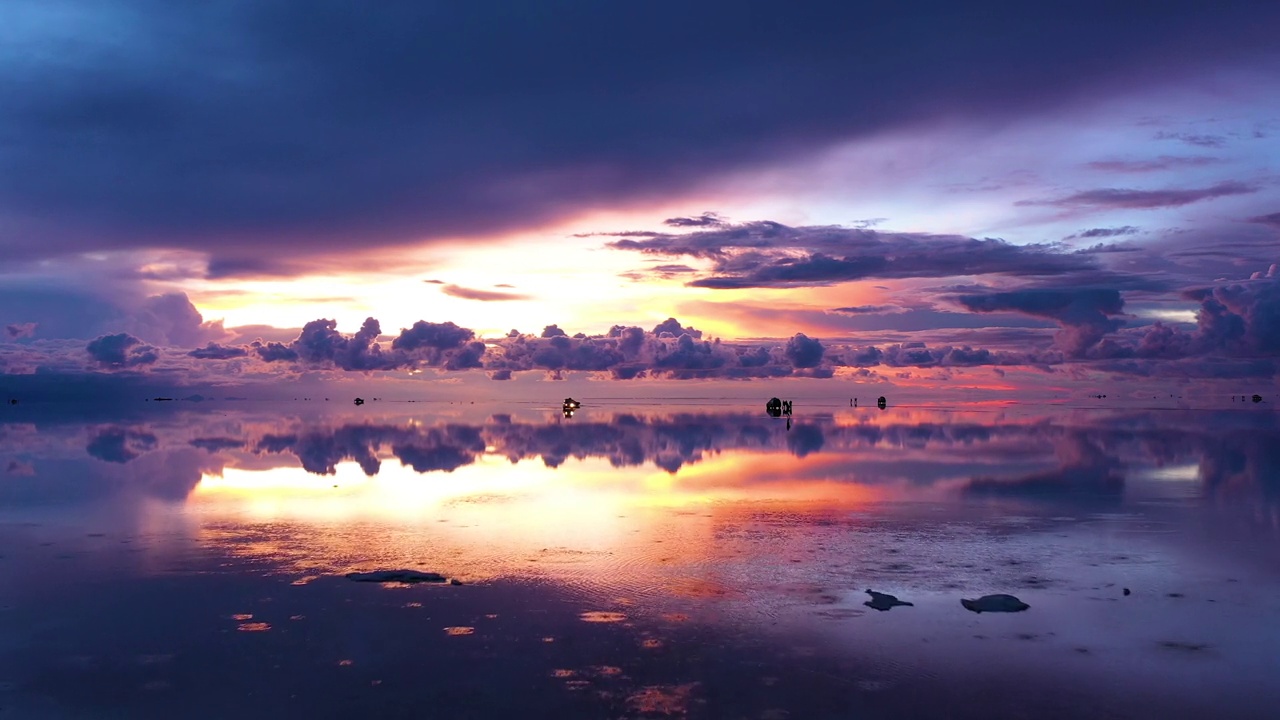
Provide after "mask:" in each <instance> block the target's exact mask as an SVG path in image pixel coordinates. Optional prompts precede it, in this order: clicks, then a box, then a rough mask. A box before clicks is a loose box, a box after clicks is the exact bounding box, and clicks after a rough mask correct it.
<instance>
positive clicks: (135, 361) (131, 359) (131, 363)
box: [85, 333, 160, 369]
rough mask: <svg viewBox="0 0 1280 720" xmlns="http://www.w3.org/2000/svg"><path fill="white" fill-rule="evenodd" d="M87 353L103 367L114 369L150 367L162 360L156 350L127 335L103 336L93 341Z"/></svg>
mask: <svg viewBox="0 0 1280 720" xmlns="http://www.w3.org/2000/svg"><path fill="white" fill-rule="evenodd" d="M85 351H86V352H88V353H89V357H91V358H93V359H94V360H96V361H97V362H98V363H100V364H101V365H102V366H103V367H106V368H112V369H119V368H130V367H138V366H141V365H150V364H152V363H154V362H155V361H156V360H158V359H159V358H160V353H159V351H158V350H156V348H154V347H151V346H150V345H147V344H145V343H143V342H142V341H141V340H139V339H138V338H136V337H134V336H132V335H129V334H127V333H117V334H115V335H103V336H102V337H99V338H96V339H94V340H91V341H89V344H88V345H86V346H85Z"/></svg>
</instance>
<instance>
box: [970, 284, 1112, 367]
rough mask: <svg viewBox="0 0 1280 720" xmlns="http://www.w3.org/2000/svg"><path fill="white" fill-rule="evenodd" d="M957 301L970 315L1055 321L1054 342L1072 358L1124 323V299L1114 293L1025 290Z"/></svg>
mask: <svg viewBox="0 0 1280 720" xmlns="http://www.w3.org/2000/svg"><path fill="white" fill-rule="evenodd" d="M955 299H956V301H958V302H959V303H960V304H961V305H963V306H964V307H965V308H967V309H968V310H970V311H972V312H981V313H988V312H1016V313H1021V314H1023V315H1031V316H1033V317H1043V318H1049V319H1051V320H1055V321H1057V322H1058V324H1059V325H1060V326H1061V327H1062V329H1061V330H1060V331H1059V332H1058V334H1057V336H1056V338H1055V339H1056V342H1057V344H1058V346H1059V347H1060V348H1062V350H1063V351H1064V352H1066V353H1067V354H1068V355H1069V356H1071V357H1074V358H1080V357H1084V356H1085V353H1086V352H1088V350H1089V349H1090V348H1092V347H1093V346H1095V345H1097V344H1098V342H1099V341H1101V340H1102V338H1103V337H1104V336H1105V335H1106V334H1107V333H1110V332H1114V331H1115V330H1117V329H1118V328H1119V327H1120V326H1121V325H1123V324H1124V321H1122V320H1119V319H1116V318H1115V317H1113V316H1115V315H1119V314H1121V313H1122V312H1124V300H1123V299H1122V298H1121V297H1120V292H1119V291H1117V290H1104V289H1089V288H1085V289H1079V290H1062V289H1028V290H1014V291H1009V292H997V293H988V294H982V295H960V296H957V297H956V298H955Z"/></svg>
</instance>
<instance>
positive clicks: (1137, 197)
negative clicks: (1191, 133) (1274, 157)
mask: <svg viewBox="0 0 1280 720" xmlns="http://www.w3.org/2000/svg"><path fill="white" fill-rule="evenodd" d="M1257 191H1258V188H1257V187H1256V186H1253V185H1246V184H1245V183H1242V182H1235V181H1230V180H1229V181H1225V182H1220V183H1217V184H1214V185H1210V186H1208V187H1203V188H1185V189H1177V188H1169V189H1164V190H1134V189H1128V188H1099V189H1097V190H1082V191H1080V192H1078V193H1072V194H1071V195H1065V196H1063V197H1060V198H1054V199H1051V200H1019V201H1018V202H1017V203H1014V204H1015V205H1045V206H1049V207H1060V208H1074V209H1091V208H1092V209H1099V208H1124V209H1130V210H1149V209H1152V208H1169V207H1182V206H1183V205H1190V204H1191V203H1194V202H1200V201H1202V200H1212V199H1214V198H1220V197H1229V196H1231V195H1248V194H1250V193H1255V192H1257Z"/></svg>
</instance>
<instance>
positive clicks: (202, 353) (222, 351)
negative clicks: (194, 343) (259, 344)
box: [187, 343, 249, 360]
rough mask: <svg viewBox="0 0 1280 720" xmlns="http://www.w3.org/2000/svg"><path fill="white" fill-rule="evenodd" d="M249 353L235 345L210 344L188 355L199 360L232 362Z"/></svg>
mask: <svg viewBox="0 0 1280 720" xmlns="http://www.w3.org/2000/svg"><path fill="white" fill-rule="evenodd" d="M248 354H249V351H248V350H246V349H245V348H242V347H236V346H234V345H220V344H218V343H209V344H208V345H205V346H204V347H202V348H196V349H195V350H192V351H191V352H189V353H187V355H189V356H191V357H193V358H195V359H197V360H231V359H233V358H241V357H245V356H247V355H248Z"/></svg>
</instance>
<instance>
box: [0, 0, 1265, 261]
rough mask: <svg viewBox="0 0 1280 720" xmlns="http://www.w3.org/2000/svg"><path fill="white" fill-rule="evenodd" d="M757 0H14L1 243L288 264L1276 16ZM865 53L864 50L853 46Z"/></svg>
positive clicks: (1216, 35) (991, 106)
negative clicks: (520, 2)
mask: <svg viewBox="0 0 1280 720" xmlns="http://www.w3.org/2000/svg"><path fill="white" fill-rule="evenodd" d="M24 7H25V6H24ZM774 9H775V8H774V5H772V4H770V3H766V2H764V0H745V2H734V3H729V2H727V0H713V1H711V2H706V3H699V4H697V5H696V6H691V7H687V8H683V9H682V10H681V13H680V21H679V22H672V16H671V14H670V13H669V12H666V11H664V10H663V9H662V8H661V7H659V6H653V7H650V6H644V7H640V8H635V7H625V8H624V7H622V6H616V7H615V6H612V5H609V6H601V5H600V4H599V3H593V2H588V1H587V0H570V1H569V2H567V3H565V4H564V5H563V6H559V7H558V10H557V11H556V12H554V13H546V14H538V13H523V12H520V13H513V12H505V11H504V12H497V11H495V10H494V9H493V8H492V7H490V6H488V5H485V4H473V3H459V4H450V5H447V6H443V7H439V6H436V5H433V4H428V5H424V4H422V3H420V2H412V1H411V0H388V2H387V3H384V4H380V10H379V12H378V13H376V14H368V13H363V12H360V11H358V10H356V9H354V8H352V7H349V6H346V5H343V4H322V5H318V6H317V5H315V4H313V3H272V4H267V5H260V4H258V3H236V4H231V5H227V6H221V5H219V6H218V7H214V6H205V5H194V6H193V5H191V4H188V3H171V4H159V5H157V4H156V3H153V2H149V1H148V0H121V1H120V2H116V3H111V4H110V6H109V7H106V6H102V5H101V4H99V3H93V2H90V0H69V2H67V3H61V4H58V5H57V7H56V8H55V7H53V6H48V7H46V6H45V5H43V4H40V3H34V4H31V5H30V9H29V10H27V12H30V13H31V19H30V22H27V23H24V24H23V25H22V27H24V28H26V29H25V30H23V31H21V32H16V34H15V35H14V37H12V38H10V39H9V40H10V45H11V47H12V48H13V52H14V53H17V54H18V55H19V56H21V57H23V58H25V59H26V60H25V61H24V62H22V63H18V64H14V65H12V67H9V68H8V69H7V75H6V82H5V84H4V87H3V89H2V92H3V103H2V104H0V107H3V110H2V111H0V127H2V128H3V132H4V137H5V138H6V142H5V144H4V147H3V150H0V168H3V172H0V215H3V216H5V217H6V219H9V218H12V224H13V225H15V226H16V227H17V229H18V231H16V232H6V233H5V238H6V239H4V240H0V254H7V255H10V256H18V255H21V256H23V257H26V258H43V257H50V256H53V255H61V254H66V253H80V252H89V251H102V250H113V249H115V250H118V249H122V248H136V247H167V248H177V249H187V250H192V251H195V252H200V253H207V254H208V255H209V256H210V263H209V268H210V273H211V275H212V276H215V277H216V276H224V277H225V276H229V275H233V274H249V273H289V272H297V271H298V268H299V267H300V263H304V262H305V261H306V260H308V259H314V258H317V257H327V256H334V255H343V254H346V255H349V254H350V251H351V249H352V244H351V238H353V237H357V238H359V239H360V244H361V246H362V247H365V248H370V249H377V248H387V247H392V246H398V245H405V244H417V243H420V242H422V241H423V240H424V239H425V240H446V239H453V238H458V237H483V236H490V235H493V234H495V233H500V232H502V231H504V230H509V229H512V228H516V227H528V226H530V225H534V224H539V223H544V222H547V221H550V220H555V219H557V218H564V217H567V216H570V215H573V214H577V213H580V212H581V211H582V209H583V208H589V207H593V206H594V207H599V206H605V205H617V204H619V203H623V202H626V201H629V200H638V199H645V200H648V199H651V198H654V197H655V196H656V197H664V196H665V197H673V196H678V195H679V194H680V193H682V192H684V191H686V190H688V189H690V188H692V187H694V186H696V185H698V184H699V183H702V182H704V181H706V180H707V179H709V178H714V177H721V176H723V175H724V174H725V173H726V172H730V171H736V170H741V169H743V168H749V167H751V166H758V165H760V164H764V163H771V162H777V161H779V160H787V159H790V158H793V157H795V156H798V155H804V154H808V153H811V152H813V151H815V150H820V149H823V148H826V147H829V146H832V145H834V144H837V143H841V142H845V141H848V140H851V139H858V138H866V137H872V136H876V135H883V134H884V133H887V132H891V131H893V130H895V129H898V128H903V127H909V126H913V125H918V124H920V123H921V122H927V121H930V120H933V119H935V118H937V117H940V116H945V117H949V118H956V119H957V121H959V122H964V121H966V119H983V118H988V117H991V116H999V117H1002V118H1006V119H1009V120H1011V121H1016V119H1017V118H1019V117H1022V116H1025V115H1027V114H1033V113H1034V114H1041V113H1044V112H1058V111H1061V110H1067V109H1070V106H1071V105H1072V104H1073V103H1075V102H1077V101H1078V100H1077V99H1078V98H1081V97H1086V96H1087V97H1098V96H1099V95H1100V94H1105V95H1114V96H1118V97H1125V96H1126V94H1127V93H1128V92H1129V91H1130V90H1131V89H1132V88H1133V87H1134V86H1137V85H1139V84H1140V83H1144V84H1149V83H1150V82H1151V78H1157V79H1165V80H1170V81H1171V79H1173V78H1181V77H1184V75H1185V73H1186V72H1188V71H1194V72H1212V69H1213V68H1216V67H1219V66H1220V65H1221V64H1222V63H1228V62H1236V61H1239V60H1241V59H1248V58H1253V57H1255V56H1256V55H1257V54H1259V53H1263V52H1267V48H1269V47H1270V46H1271V43H1272V42H1273V40H1274V38H1272V37H1270V35H1268V32H1267V30H1268V29H1269V28H1271V27H1274V26H1275V22H1276V20H1277V11H1276V10H1275V9H1273V8H1272V7H1270V6H1268V5H1258V4H1256V3H1246V2H1225V3H1214V4H1213V5H1212V7H1210V6H1203V7H1198V6H1195V5H1194V4H1193V5H1189V6H1185V7H1180V8H1179V12H1177V13H1166V14H1165V16H1163V17H1162V20H1161V22H1160V23H1159V24H1158V25H1155V26H1153V25H1152V24H1151V22H1150V19H1149V16H1148V15H1147V14H1146V13H1144V12H1141V11H1139V10H1138V9H1135V8H1129V9H1120V10H1116V9H1115V8H1114V7H1110V6H1107V7H1102V6H1098V7H1096V8H1094V7H1088V8H1083V7H1074V8H1073V9H1072V12H1070V13H1065V12H1060V11H1058V10H1056V9H1054V8H1052V7H1047V6H1035V7H1031V6H1028V7H1025V8H1019V9H1017V10H1016V11H1013V12H1002V13H974V12H971V11H969V10H968V9H965V8H961V7H954V8H952V7H939V8H934V9H933V10H932V11H931V12H932V13H933V14H932V15H931V22H929V23H923V24H917V25H916V26H913V27H911V29H910V31H909V32H908V31H907V30H906V29H905V26H904V25H903V20H902V14H901V13H902V10H901V9H900V8H897V7H895V6H892V5H883V6H873V7H864V6H854V5H845V4H839V3H837V4H826V5H822V6H814V7H812V8H792V9H789V10H788V14H787V32H781V33H780V32H778V31H777V29H776V28H775V27H773V26H772V25H770V24H767V23H766V24H762V23H759V22H758V20H756V18H759V17H761V16H769V14H770V13H771V12H773V10H774ZM87 18H92V22H91V25H92V26H93V27H113V28H127V32H125V31H122V32H125V34H126V35H127V38H126V39H125V40H121V39H120V37H118V36H117V35H116V34H113V33H105V34H103V33H93V32H88V31H86V30H84V29H83V24H85V23H90V20H88V19H87ZM849 27H859V28H861V29H862V30H863V32H862V33H861V36H860V39H859V42H857V43H850V42H849V41H848V36H847V32H846V29H847V28H849ZM620 28H621V29H622V30H621V31H620ZM975 37H982V38H989V39H991V42H988V43H986V44H984V45H983V46H982V47H980V48H975V47H974V46H973V43H972V38H975ZM1223 37H1231V38H1232V42H1230V43H1224V42H1222V41H1221V38H1223ZM1026 38H1036V39H1037V41H1036V42H1035V43H1028V42H1027V40H1026ZM656 47H660V48H663V52H662V53H658V54H655V53H653V52H652V49H653V48H656ZM1080 47H1088V48H1090V52H1089V53H1087V54H1086V56H1082V55H1081V54H1080V53H1079V52H1078V51H1077V49H1078V48H1080ZM868 57H874V58H877V67H878V68H879V70H878V71H877V72H864V71H859V70H857V69H858V68H863V69H865V68H866V67H867V66H866V64H865V59H866V58H868ZM55 58H56V59H55ZM463 58H473V59H474V58H484V61H483V62H464V61H463V60H462V59H463ZM583 58H590V59H591V60H590V61H589V62H584V61H583ZM640 58H643V59H644V60H643V61H640V60H639V59H640ZM1206 69H1208V70H1206ZM972 78H982V82H980V83H974V82H972V81H971V80H972ZM837 87H838V88H840V92H832V88H837ZM761 97H767V98H774V99H775V101H774V102H769V103H761V102H759V98H761ZM352 108H360V109H361V111H360V112H352ZM496 118H500V119H501V121H500V122H498V121H496V120H495V119H496ZM602 118H607V120H608V121H607V122H602V121H601V119H602ZM424 129H427V130H424ZM121 178H127V179H128V181H127V182H122V181H121ZM692 219H695V220H697V219H698V218H692ZM348 261H349V259H348Z"/></svg>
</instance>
